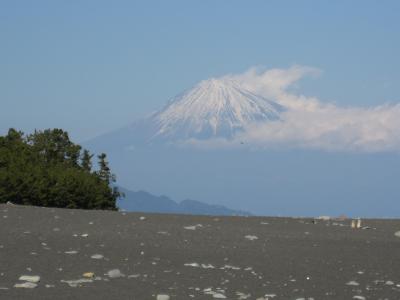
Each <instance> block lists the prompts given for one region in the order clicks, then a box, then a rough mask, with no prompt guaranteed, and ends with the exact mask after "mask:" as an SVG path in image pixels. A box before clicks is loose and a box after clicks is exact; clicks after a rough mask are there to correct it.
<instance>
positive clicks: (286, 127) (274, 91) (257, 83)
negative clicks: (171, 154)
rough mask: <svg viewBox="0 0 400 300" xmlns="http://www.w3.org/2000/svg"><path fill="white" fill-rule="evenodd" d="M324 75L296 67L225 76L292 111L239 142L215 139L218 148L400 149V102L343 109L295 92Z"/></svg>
mask: <svg viewBox="0 0 400 300" xmlns="http://www.w3.org/2000/svg"><path fill="white" fill-rule="evenodd" d="M320 73H321V71H320V70H318V69H316V68H312V67H307V66H299V65H295V66H292V67H290V68H288V69H270V70H265V69H264V70H263V69H260V68H251V69H249V70H248V71H246V72H245V73H243V74H238V75H227V76H225V77H227V78H231V79H234V80H236V81H238V82H239V83H240V84H241V85H242V86H243V87H244V88H246V89H248V90H249V91H252V92H254V93H255V94H259V95H262V96H264V97H266V98H268V99H271V100H273V101H276V102H278V103H280V104H282V105H283V106H285V107H286V108H287V110H286V111H285V112H283V113H282V115H281V120H279V121H273V122H267V123H265V124H262V125H260V124H257V125H252V126H249V128H248V129H247V131H246V132H245V133H243V134H241V135H239V136H237V137H236V139H235V140H234V141H229V142H228V141H221V140H219V141H216V140H215V141H214V143H215V145H219V146H228V145H231V144H232V143H235V144H237V143H238V142H239V141H244V142H245V143H249V144H251V145H257V146H258V147H261V148H271V147H292V148H312V149H322V150H326V151H351V152H382V151H395V152H397V151H399V150H400V104H396V105H389V104H385V105H381V106H375V107H369V108H362V107H340V106H337V105H335V104H331V103H324V102H322V101H320V100H319V99H317V98H314V97H308V96H305V95H301V94H296V93H295V92H293V91H291V90H290V87H292V86H293V85H295V84H296V83H297V82H298V81H299V80H300V79H302V78H304V77H305V76H318V75H319V74H320Z"/></svg>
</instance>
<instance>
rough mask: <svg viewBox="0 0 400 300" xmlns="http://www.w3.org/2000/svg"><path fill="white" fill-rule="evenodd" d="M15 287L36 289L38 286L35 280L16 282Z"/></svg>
mask: <svg viewBox="0 0 400 300" xmlns="http://www.w3.org/2000/svg"><path fill="white" fill-rule="evenodd" d="M14 287H15V288H23V289H34V288H35V287H37V284H36V283H33V282H24V283H16V284H14Z"/></svg>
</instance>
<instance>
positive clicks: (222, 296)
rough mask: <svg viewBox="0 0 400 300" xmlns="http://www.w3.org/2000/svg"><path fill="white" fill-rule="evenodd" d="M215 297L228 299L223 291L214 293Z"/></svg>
mask: <svg viewBox="0 0 400 300" xmlns="http://www.w3.org/2000/svg"><path fill="white" fill-rule="evenodd" d="M213 298H215V299H226V296H225V295H224V294H221V293H215V294H213Z"/></svg>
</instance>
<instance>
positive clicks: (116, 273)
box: [107, 269, 125, 278]
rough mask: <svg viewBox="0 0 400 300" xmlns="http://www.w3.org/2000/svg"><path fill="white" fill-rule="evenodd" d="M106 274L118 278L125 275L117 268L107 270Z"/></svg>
mask: <svg viewBox="0 0 400 300" xmlns="http://www.w3.org/2000/svg"><path fill="white" fill-rule="evenodd" d="M107 276H108V277H110V278H119V277H124V276H125V275H124V274H122V273H121V271H120V270H118V269H113V270H110V271H108V272H107Z"/></svg>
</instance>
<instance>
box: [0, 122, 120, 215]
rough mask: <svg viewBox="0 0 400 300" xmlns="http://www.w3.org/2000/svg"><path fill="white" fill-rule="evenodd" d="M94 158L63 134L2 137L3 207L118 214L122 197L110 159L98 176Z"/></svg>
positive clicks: (102, 158)
mask: <svg viewBox="0 0 400 300" xmlns="http://www.w3.org/2000/svg"><path fill="white" fill-rule="evenodd" d="M92 157H93V155H92V154H90V152H89V151H88V150H83V151H82V147H81V146H80V145H77V144H74V143H73V142H71V141H70V139H69V136H68V133H67V132H65V131H63V130H62V129H46V130H44V131H35V132H34V133H33V134H31V135H27V136H25V135H24V134H23V133H22V132H20V131H17V130H15V129H10V130H9V131H8V134H7V135H6V136H0V203H5V202H8V201H11V202H13V203H15V204H26V205H39V206H50V207H67V208H86V209H112V210H115V209H116V200H117V199H118V198H119V197H120V196H122V195H121V193H120V192H119V191H118V188H116V187H115V186H112V184H113V183H114V182H115V176H114V175H113V174H112V173H111V170H110V168H109V165H108V162H107V161H106V155H105V154H104V153H103V154H101V155H99V156H98V158H99V167H100V169H99V170H97V171H94V170H92V161H91V160H92Z"/></svg>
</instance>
